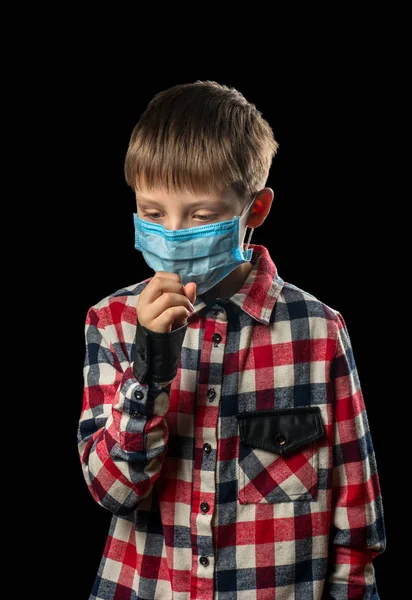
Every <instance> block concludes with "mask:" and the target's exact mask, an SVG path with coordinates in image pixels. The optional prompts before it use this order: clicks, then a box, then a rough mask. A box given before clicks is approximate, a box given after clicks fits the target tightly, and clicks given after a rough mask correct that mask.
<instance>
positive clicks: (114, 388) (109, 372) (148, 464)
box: [77, 307, 183, 515]
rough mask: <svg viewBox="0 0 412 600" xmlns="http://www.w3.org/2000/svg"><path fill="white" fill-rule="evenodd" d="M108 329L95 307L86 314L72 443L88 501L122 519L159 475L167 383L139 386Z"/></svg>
mask: <svg viewBox="0 0 412 600" xmlns="http://www.w3.org/2000/svg"><path fill="white" fill-rule="evenodd" d="M110 325H111V324H108V323H107V318H106V319H105V324H104V326H103V324H102V323H101V322H100V320H99V315H98V310H97V309H95V308H93V307H92V308H91V309H90V310H89V311H88V313H87V317H86V324H85V360H84V371H83V373H84V392H83V406H82V411H81V415H80V420H79V426H78V434H77V439H78V450H79V455H80V461H81V465H82V470H83V475H84V478H85V480H86V483H87V486H88V488H89V491H90V493H91V494H92V496H93V498H94V499H95V500H96V502H97V503H98V504H100V505H101V506H103V507H104V508H106V509H108V510H109V511H111V512H112V513H115V514H119V515H125V514H128V513H130V512H131V511H133V510H134V509H135V508H136V507H137V505H138V503H139V502H140V500H142V499H143V498H145V497H147V496H148V495H149V494H150V492H151V490H152V488H153V485H154V483H155V482H156V480H157V479H158V477H159V475H160V472H161V468H162V464H163V461H164V457H165V453H166V450H167V442H168V437H169V432H168V427H167V422H166V419H165V416H166V414H167V412H168V410H169V394H170V382H164V383H159V382H157V383H154V382H152V381H151V380H147V381H146V380H145V383H141V382H139V380H138V379H137V378H136V376H135V372H136V369H133V367H134V361H131V362H130V361H129V360H125V357H126V353H125V352H124V349H125V345H124V342H121V340H119V339H118V335H117V333H116V332H117V331H119V325H118V324H116V325H112V326H110ZM182 329H183V328H182ZM109 330H110V335H109Z"/></svg>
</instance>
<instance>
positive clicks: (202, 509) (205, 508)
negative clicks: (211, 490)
mask: <svg viewBox="0 0 412 600" xmlns="http://www.w3.org/2000/svg"><path fill="white" fill-rule="evenodd" d="M209 508H210V506H209V505H208V503H207V502H202V504H201V505H200V510H201V511H202V512H203V513H207V511H208V510H209Z"/></svg>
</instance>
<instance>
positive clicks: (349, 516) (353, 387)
mask: <svg viewBox="0 0 412 600" xmlns="http://www.w3.org/2000/svg"><path fill="white" fill-rule="evenodd" d="M331 366H332V372H331V378H332V385H333V393H334V408H333V437H334V440H333V469H332V515H331V530H330V555H329V561H330V563H329V577H328V583H327V589H326V591H325V596H324V598H325V600H349V599H350V600H366V599H368V600H379V595H378V591H377V585H376V580H375V569H374V566H373V563H372V561H373V559H374V558H375V557H376V556H378V555H379V554H380V553H382V552H383V551H384V550H385V547H386V535H385V526H384V514H383V505H382V496H381V489H380V483H379V477H378V471H377V465H376V459H375V453H374V447H373V444H372V438H371V433H370V429H369V423H368V417H367V414H366V409H365V403H364V398H363V395H362V391H361V387H360V382H359V377H358V373H357V368H356V364H355V360H354V355H353V350H352V346H351V342H350V338H349V333H348V330H347V327H346V324H345V321H344V319H343V317H342V315H341V314H340V313H338V334H337V346H336V353H335V357H334V360H333V363H332V365H331Z"/></svg>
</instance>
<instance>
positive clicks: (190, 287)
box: [183, 281, 197, 304]
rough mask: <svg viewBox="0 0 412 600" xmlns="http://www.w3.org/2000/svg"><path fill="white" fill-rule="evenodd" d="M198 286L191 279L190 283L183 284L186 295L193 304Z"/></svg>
mask: <svg viewBox="0 0 412 600" xmlns="http://www.w3.org/2000/svg"><path fill="white" fill-rule="evenodd" d="M196 288H197V286H196V284H195V282H194V281H191V282H190V283H187V284H186V285H185V286H183V289H184V291H185V296H186V298H189V300H190V302H191V303H192V304H194V303H195V301H196Z"/></svg>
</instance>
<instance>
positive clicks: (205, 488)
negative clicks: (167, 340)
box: [190, 304, 227, 600]
mask: <svg viewBox="0 0 412 600" xmlns="http://www.w3.org/2000/svg"><path fill="white" fill-rule="evenodd" d="M202 318H204V336H203V341H202V346H201V353H200V373H199V381H198V395H197V410H196V420H195V468H194V474H193V491H192V512H191V532H192V585H191V596H190V597H191V599H193V600H200V599H201V600H213V598H214V572H215V551H214V546H213V530H212V520H213V514H214V510H215V502H216V469H217V460H218V457H217V446H218V438H217V431H218V419H219V404H220V398H221V389H222V383H223V381H222V378H223V359H224V353H225V346H226V339H227V315H226V312H225V311H224V309H222V308H221V307H220V306H219V305H217V304H214V305H213V306H212V307H211V308H210V309H208V310H207V312H206V313H205V315H204V316H203V317H202Z"/></svg>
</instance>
